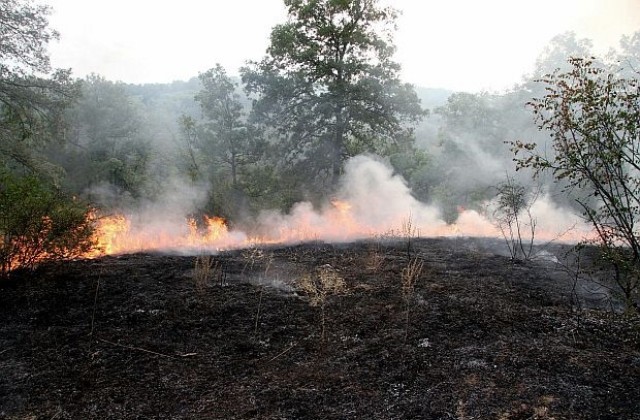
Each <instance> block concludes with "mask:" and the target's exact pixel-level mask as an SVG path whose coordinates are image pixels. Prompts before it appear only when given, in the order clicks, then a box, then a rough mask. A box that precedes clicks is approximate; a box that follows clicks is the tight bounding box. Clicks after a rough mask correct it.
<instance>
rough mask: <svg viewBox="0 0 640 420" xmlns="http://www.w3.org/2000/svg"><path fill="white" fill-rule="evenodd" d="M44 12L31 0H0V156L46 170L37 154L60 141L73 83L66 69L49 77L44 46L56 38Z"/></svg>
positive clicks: (74, 85)
mask: <svg viewBox="0 0 640 420" xmlns="http://www.w3.org/2000/svg"><path fill="white" fill-rule="evenodd" d="M48 13H49V8H48V7H46V6H39V5H33V4H32V3H31V1H29V0H0V140H1V141H0V158H3V160H4V161H5V162H6V161H7V160H10V161H12V162H17V163H19V164H21V165H23V166H25V167H28V168H30V169H31V170H40V171H47V172H50V170H49V169H50V166H49V165H47V162H45V161H44V160H43V159H42V158H41V157H40V156H37V154H36V153H35V151H36V149H37V148H38V147H39V146H41V145H42V144H44V143H46V142H50V141H52V140H54V139H60V138H61V137H62V135H63V133H64V119H63V116H64V112H65V109H66V108H67V107H68V106H69V105H70V104H71V103H72V101H73V100H74V98H75V97H76V95H77V85H76V84H75V83H73V82H72V80H71V77H70V71H68V70H57V71H55V72H53V74H51V68H50V65H49V56H48V54H47V49H46V47H47V45H48V43H49V42H50V41H51V40H53V39H56V38H57V36H58V34H57V32H55V31H54V30H52V29H50V28H49V27H48V20H47V15H48ZM49 74H51V77H50V78H47V77H46V76H48V75H49Z"/></svg>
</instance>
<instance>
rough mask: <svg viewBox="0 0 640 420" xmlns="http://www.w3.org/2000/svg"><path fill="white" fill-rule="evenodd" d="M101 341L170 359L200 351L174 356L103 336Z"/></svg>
mask: <svg viewBox="0 0 640 420" xmlns="http://www.w3.org/2000/svg"><path fill="white" fill-rule="evenodd" d="M99 341H102V342H103V343H107V344H111V345H112V346H116V347H121V348H123V349H128V350H136V351H141V352H144V353H149V354H154V355H156V356H161V357H166V358H169V359H179V358H185V357H192V356H197V355H198V353H184V354H177V355H176V356H172V355H170V354H164V353H158V352H157V351H153V350H147V349H143V348H141V347H135V346H128V345H126V344H120V343H114V342H113V341H109V340H105V339H102V338H101V339H99Z"/></svg>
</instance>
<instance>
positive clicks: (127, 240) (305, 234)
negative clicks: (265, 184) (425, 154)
mask: <svg viewBox="0 0 640 420" xmlns="http://www.w3.org/2000/svg"><path fill="white" fill-rule="evenodd" d="M330 204H331V205H329V206H327V207H326V208H324V209H323V210H322V211H321V212H317V211H314V210H313V208H312V207H311V205H310V204H309V203H300V204H299V205H297V206H294V208H293V210H292V211H291V213H290V214H288V215H281V214H276V213H273V214H270V215H267V216H265V217H264V218H263V219H262V220H261V223H260V224H259V225H260V228H258V229H257V230H256V231H257V232H259V233H254V234H252V235H248V234H247V233H245V232H242V231H238V230H231V229H230V228H229V225H228V224H227V222H226V220H224V219H223V218H221V217H210V216H204V217H203V219H202V222H199V221H197V220H196V219H194V218H188V219H186V220H185V221H184V222H182V225H181V226H175V225H172V224H161V226H155V227H150V226H148V225H145V224H144V223H134V220H133V219H132V218H129V217H126V216H124V215H114V216H108V217H101V218H98V219H97V229H96V242H97V244H98V247H97V248H98V251H94V252H92V253H91V254H90V255H87V257H96V256H98V255H105V254H107V255H110V254H124V253H131V252H142V251H170V250H173V251H178V252H185V253H194V252H201V251H210V252H215V251H220V250H227V249H236V248H243V247H250V246H256V245H265V244H284V243H297V242H305V241H313V240H324V241H332V242H346V241H351V240H357V239H365V238H371V237H374V236H394V235H395V236H401V235H402V232H401V230H400V229H398V230H394V227H396V228H397V227H400V226H402V224H403V223H405V222H406V220H404V219H406V216H405V218H404V219H403V218H402V217H401V218H400V219H399V220H392V221H391V222H390V221H389V220H387V221H386V222H385V223H387V225H385V226H380V225H381V223H377V225H376V223H372V222H366V221H365V219H366V217H360V216H359V215H358V211H360V212H361V211H363V210H362V209H361V210H358V208H356V207H355V206H354V205H352V203H350V202H348V201H343V200H332V201H331V203H330ZM365 211H366V209H365ZM460 211H461V212H460V215H459V218H458V221H457V223H456V224H454V225H447V224H445V223H444V222H443V221H441V220H439V219H437V218H425V220H422V221H421V220H413V222H415V226H416V227H417V232H419V235H420V236H423V237H427V236H431V237H434V236H447V237H450V236H475V237H501V233H500V231H499V229H498V228H496V227H495V226H494V225H493V224H492V223H491V222H490V221H488V220H487V218H486V217H484V216H483V215H481V214H480V213H478V212H476V211H473V210H465V209H460ZM389 223H392V224H393V225H392V226H390V225H389ZM560 231H561V230H558V229H556V232H560ZM583 237H584V230H576V232H569V233H565V235H564V236H562V237H560V238H558V234H557V233H554V232H553V231H552V230H550V231H544V230H542V229H538V230H537V232H536V238H537V239H540V240H562V241H570V242H577V241H579V240H581V239H582V238H583Z"/></svg>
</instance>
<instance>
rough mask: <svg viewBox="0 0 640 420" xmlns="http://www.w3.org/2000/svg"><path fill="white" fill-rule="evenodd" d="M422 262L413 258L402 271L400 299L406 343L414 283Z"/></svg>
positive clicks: (422, 266) (420, 270) (418, 276)
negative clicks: (403, 311)
mask: <svg viewBox="0 0 640 420" xmlns="http://www.w3.org/2000/svg"><path fill="white" fill-rule="evenodd" d="M423 268H424V262H423V261H422V259H419V258H414V259H412V260H409V264H407V266H406V267H405V268H403V269H402V299H403V300H404V307H405V329H404V340H405V342H406V341H407V337H408V335H409V323H410V319H411V303H412V302H413V296H414V293H415V288H416V282H417V281H418V279H419V278H420V275H421V274H422V269H423Z"/></svg>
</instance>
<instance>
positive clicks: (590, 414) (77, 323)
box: [0, 239, 640, 419]
mask: <svg viewBox="0 0 640 420" xmlns="http://www.w3.org/2000/svg"><path fill="white" fill-rule="evenodd" d="M500 247H503V245H502V243H501V242H500V241H498V240H495V241H479V240H472V239H465V240H462V239H428V240H427V239H416V240H414V242H413V249H414V252H413V256H412V257H409V256H407V254H406V249H405V244H404V243H402V241H366V242H361V243H353V244H343V245H329V244H321V243H317V244H305V245H298V246H290V247H280V248H260V249H258V248H256V249H255V250H254V251H253V252H251V253H250V252H247V251H236V252H229V253H222V254H220V255H214V256H211V257H210V259H209V260H208V264H209V265H208V266H209V267H214V266H215V267H220V270H224V276H225V282H224V283H221V282H220V281H219V274H215V273H211V275H210V277H209V278H208V279H207V280H203V277H202V273H198V272H196V270H198V267H202V261H200V262H199V263H197V262H196V260H197V259H198V258H201V259H202V257H182V256H171V255H149V254H135V255H125V256H120V257H104V258H100V259H96V260H86V261H76V262H72V263H68V264H64V265H48V266H42V267H41V268H40V269H39V270H38V271H37V272H36V273H35V275H33V274H31V273H27V272H21V273H18V274H17V275H16V276H15V277H14V278H13V279H12V281H10V282H5V283H3V284H2V285H1V288H0V312H1V313H0V316H1V317H2V319H3V323H2V334H0V337H2V338H1V340H2V341H1V342H0V345H1V348H2V351H1V352H0V364H1V366H2V372H3V375H2V376H1V378H0V415H1V416H2V417H4V418H11V419H17V418H53V417H55V418H69V419H71V418H185V419H186V418H219V419H234V418H235V419H249V418H262V419H276V418H278V419H280V418H336V419H337V418H371V419H388V418H434V419H436V418H439V419H444V418H451V419H463V418H502V419H529V418H537V419H613V418H628V419H631V418H637V416H638V412H639V410H640V405H639V404H640V403H639V401H640V388H639V387H638V382H637V378H638V377H639V375H640V354H639V349H640V330H639V328H640V323H639V322H640V318H639V317H638V315H637V314H627V315H626V316H622V315H620V314H616V313H615V312H612V311H609V310H603V309H606V308H610V307H611V306H610V305H613V306H614V307H615V306H616V305H619V304H620V302H619V301H617V300H616V299H615V298H614V297H611V296H610V295H607V294H605V293H604V292H603V290H602V289H601V290H600V292H599V293H596V292H595V291H594V289H593V287H594V285H593V284H587V283H584V282H581V283H580V284H578V286H577V287H575V285H574V284H573V282H572V279H571V277H570V276H568V275H567V273H566V271H565V270H564V267H565V266H567V267H568V266H573V263H570V261H573V260H572V259H571V258H568V257H566V258H565V255H570V254H566V253H567V252H568V251H569V250H570V248H569V247H563V246H559V245H558V246H555V247H553V248H547V250H546V252H547V253H546V254H545V255H547V258H546V259H538V260H537V261H536V262H529V263H527V264H513V263H512V261H511V259H510V258H509V256H508V253H507V252H504V256H500V255H497V254H496V249H499V248H500ZM258 250H259V251H260V252H258ZM589 251H590V252H591V254H589V253H584V254H583V258H595V257H596V255H597V254H595V253H594V252H596V251H597V250H596V249H595V248H594V249H591V250H589ZM257 255H258V256H259V257H256V256H257ZM552 256H557V258H558V259H559V262H562V263H563V264H564V265H562V264H558V263H556V262H555V259H554V258H552ZM373 258H379V259H381V261H377V262H376V263H375V264H373V265H372V264H371V261H372V259H373ZM415 261H420V265H421V267H420V268H421V270H417V269H415V268H416V267H415ZM407 276H415V278H414V279H413V280H412V281H411V284H410V290H409V285H408V281H407ZM603 277H606V276H603ZM305 279H306V280H305ZM323 279H324V280H323ZM327 279H329V280H327ZM301 281H302V282H304V281H307V282H309V283H313V284H315V286H316V287H315V288H314V287H304V285H301V284H300V282H301ZM323 284H324V286H323ZM336 285H339V287H334V286H336ZM325 286H326V287H325ZM318 290H321V291H322V290H323V291H325V292H327V293H319V292H318ZM320 295H321V296H322V298H321V299H320V298H319V296H320ZM577 301H579V302H580V306H578V305H577V304H576V303H577ZM320 307H321V308H322V314H320V310H319V309H320Z"/></svg>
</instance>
